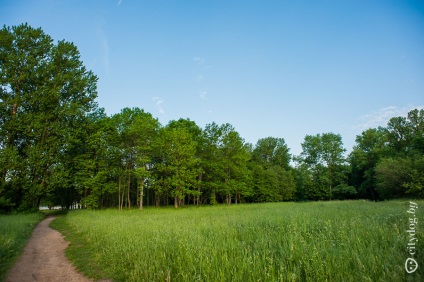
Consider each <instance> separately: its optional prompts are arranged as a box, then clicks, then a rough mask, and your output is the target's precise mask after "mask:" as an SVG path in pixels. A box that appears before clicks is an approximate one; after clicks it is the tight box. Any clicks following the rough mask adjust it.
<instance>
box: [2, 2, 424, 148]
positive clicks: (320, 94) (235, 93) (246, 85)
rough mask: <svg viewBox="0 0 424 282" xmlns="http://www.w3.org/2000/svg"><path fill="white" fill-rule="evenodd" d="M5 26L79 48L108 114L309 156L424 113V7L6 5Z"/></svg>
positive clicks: (414, 4)
mask: <svg viewBox="0 0 424 282" xmlns="http://www.w3.org/2000/svg"><path fill="white" fill-rule="evenodd" d="M0 11H1V24H2V25H3V24H5V25H9V26H10V25H18V24H20V23H23V22H28V23H29V24H30V25H32V26H34V27H42V28H43V29H44V31H45V32H46V33H47V34H49V35H51V36H52V37H53V38H54V39H55V41H57V40H61V39H65V40H67V41H71V42H74V43H75V45H76V46H77V47H78V48H79V50H80V52H81V58H82V60H83V61H84V64H85V66H86V67H87V68H88V69H90V70H92V71H93V72H94V73H95V74H96V75H97V76H98V77H99V83H98V91H99V95H98V102H99V104H100V106H101V107H104V108H105V109H106V111H107V113H108V114H114V113H117V112H119V111H120V110H121V109H122V108H124V107H140V108H143V109H145V111H147V112H150V113H152V114H153V116H155V117H157V118H159V121H160V122H161V123H162V124H164V125H165V124H167V123H168V121H169V120H172V119H179V118H181V117H182V118H190V119H191V120H193V121H195V122H196V123H197V124H198V125H199V126H201V127H204V126H205V125H206V124H207V123H211V122H213V121H215V122H217V123H219V124H221V123H227V122H228V123H230V124H232V125H233V126H234V127H235V128H236V130H237V131H238V132H239V133H240V134H241V136H242V137H243V138H244V139H245V140H246V141H247V142H250V143H253V144H255V143H256V142H257V140H258V139H260V138H264V137H268V136H273V137H282V138H284V139H285V140H286V142H287V144H288V146H289V147H290V148H291V152H292V153H293V154H299V153H300V152H301V146H300V144H301V143H302V142H303V139H304V137H305V135H306V134H317V133H324V132H334V133H339V134H341V135H342V138H343V142H344V144H345V147H346V148H347V150H348V151H350V150H351V148H352V146H353V145H354V141H355V136H356V135H357V134H360V133H361V131H362V130H364V129H366V128H369V127H376V126H379V125H385V124H386V122H387V120H388V119H389V118H390V117H392V116H399V115H405V114H406V112H407V111H408V110H410V109H412V108H423V107H424V1H419V0H417V1H406V0H405V1H403V0H399V1H390V0H381V1H378V0H372V1H370V0H351V1H349V0H323V1H319V0H317V1H295V0H291V1H283V0H278V1H267V0H257V1H248V0H245V1H235V0H223V1H217V0H213V1H212V0H209V1H208V0H203V1H183V0H181V1H175V0H172V1H171V0H169V1H161V0H86V1H82V0H81V1H75V0H72V1H71V0H37V1H35V0H34V1H30V0H26V1H20V0H0Z"/></svg>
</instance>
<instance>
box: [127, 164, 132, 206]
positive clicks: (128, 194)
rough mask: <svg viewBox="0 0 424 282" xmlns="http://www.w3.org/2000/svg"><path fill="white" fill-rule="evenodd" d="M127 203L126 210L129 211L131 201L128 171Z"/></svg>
mask: <svg viewBox="0 0 424 282" xmlns="http://www.w3.org/2000/svg"><path fill="white" fill-rule="evenodd" d="M127 187H128V189H127V203H128V209H131V199H130V189H131V173H130V172H129V171H128V180H127Z"/></svg>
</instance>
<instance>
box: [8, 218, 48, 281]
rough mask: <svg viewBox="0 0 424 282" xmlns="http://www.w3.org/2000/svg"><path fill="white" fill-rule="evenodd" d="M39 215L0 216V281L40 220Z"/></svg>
mask: <svg viewBox="0 0 424 282" xmlns="http://www.w3.org/2000/svg"><path fill="white" fill-rule="evenodd" d="M42 217H43V215H42V214H41V213H32V214H14V215H0V280H1V281H3V279H4V278H5V276H6V273H7V271H8V270H9V268H10V267H12V265H13V263H14V262H15V261H16V259H17V258H18V256H19V255H20V254H21V252H22V250H23V248H24V247H25V244H26V242H27V241H28V239H29V237H30V236H31V233H32V230H33V229H34V227H35V225H36V224H37V223H38V222H39V221H40V220H41V218H42Z"/></svg>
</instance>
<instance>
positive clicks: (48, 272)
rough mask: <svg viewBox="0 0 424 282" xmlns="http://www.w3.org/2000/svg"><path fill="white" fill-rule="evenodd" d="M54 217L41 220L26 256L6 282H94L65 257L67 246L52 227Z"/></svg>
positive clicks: (18, 262) (26, 250) (20, 260)
mask: <svg viewBox="0 0 424 282" xmlns="http://www.w3.org/2000/svg"><path fill="white" fill-rule="evenodd" d="M53 219H54V217H48V218H46V219H45V220H43V221H41V222H40V223H39V224H38V225H37V227H36V228H35V229H34V232H33V233H32V236H31V238H30V240H29V241H28V244H27V245H26V246H25V249H24V253H23V254H22V256H21V257H20V258H19V260H18V261H17V262H16V264H15V265H14V266H13V268H12V269H11V270H10V272H9V276H8V277H7V278H6V282H26V281H43V282H44V281H52V282H53V281H74V282H85V281H91V280H90V279H88V278H86V277H84V276H83V275H82V274H80V273H78V272H77V271H76V270H75V268H74V267H73V266H72V265H71V264H70V262H69V261H68V259H67V258H66V257H65V252H64V250H65V249H66V247H67V246H68V242H66V241H65V240H64V239H63V237H62V235H61V234H60V233H59V232H58V231H56V230H53V229H51V228H50V227H49V223H50V222H51V221H52V220H53Z"/></svg>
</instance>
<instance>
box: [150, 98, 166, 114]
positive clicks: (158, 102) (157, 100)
mask: <svg viewBox="0 0 424 282" xmlns="http://www.w3.org/2000/svg"><path fill="white" fill-rule="evenodd" d="M152 100H153V101H154V102H155V104H156V108H157V109H158V111H159V113H160V114H162V115H163V114H164V113H165V110H164V108H163V103H164V102H165V100H164V99H162V98H161V97H153V98H152Z"/></svg>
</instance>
